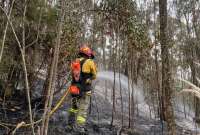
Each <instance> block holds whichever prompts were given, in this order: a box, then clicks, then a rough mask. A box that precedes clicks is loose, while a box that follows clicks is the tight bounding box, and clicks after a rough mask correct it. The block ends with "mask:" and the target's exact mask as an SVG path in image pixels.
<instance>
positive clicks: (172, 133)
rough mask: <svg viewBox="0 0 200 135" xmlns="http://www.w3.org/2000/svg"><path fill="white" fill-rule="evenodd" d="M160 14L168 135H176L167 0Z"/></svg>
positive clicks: (163, 91)
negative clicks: (172, 100) (172, 99)
mask: <svg viewBox="0 0 200 135" xmlns="http://www.w3.org/2000/svg"><path fill="white" fill-rule="evenodd" d="M159 12H160V44H161V58H162V94H163V97H164V98H163V100H164V110H163V111H164V113H165V117H166V122H167V127H168V134H169V135H176V128H175V120H174V112H173V106H172V102H171V96H172V92H173V91H172V89H171V86H170V82H171V71H170V60H169V56H170V54H169V45H168V41H167V40H168V37H167V0H159Z"/></svg>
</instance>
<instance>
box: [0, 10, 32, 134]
mask: <svg viewBox="0 0 200 135" xmlns="http://www.w3.org/2000/svg"><path fill="white" fill-rule="evenodd" d="M0 9H2V11H3V12H4V14H5V15H6V17H7V21H8V23H9V24H10V26H11V29H12V32H13V34H14V36H15V39H16V41H17V45H18V47H19V49H20V52H21V56H22V61H23V63H22V64H23V68H24V75H25V84H26V92H27V98H28V106H29V115H30V122H31V126H32V130H33V134H35V133H34V123H33V118H32V109H31V101H30V89H29V84H28V77H27V69H26V61H25V48H22V45H21V43H20V41H19V38H18V37H17V34H16V32H15V29H14V27H13V24H12V22H11V20H10V18H9V17H8V15H7V13H6V12H5V10H4V9H3V8H2V7H1V6H0ZM24 12H26V6H25V10H24ZM24 14H25V13H24Z"/></svg>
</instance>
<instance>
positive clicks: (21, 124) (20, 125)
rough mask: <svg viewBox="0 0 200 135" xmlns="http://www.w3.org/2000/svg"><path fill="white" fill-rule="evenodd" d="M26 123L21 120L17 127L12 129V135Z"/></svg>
mask: <svg viewBox="0 0 200 135" xmlns="http://www.w3.org/2000/svg"><path fill="white" fill-rule="evenodd" d="M24 124H25V122H24V121H22V122H20V123H18V124H17V126H16V128H15V129H14V130H13V131H12V135H14V134H15V133H16V131H17V129H19V128H20V127H22V126H23V125H24Z"/></svg>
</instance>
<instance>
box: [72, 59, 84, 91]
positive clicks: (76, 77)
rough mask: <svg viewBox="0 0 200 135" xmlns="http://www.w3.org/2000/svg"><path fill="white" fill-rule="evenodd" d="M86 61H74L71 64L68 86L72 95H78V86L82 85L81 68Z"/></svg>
mask: <svg viewBox="0 0 200 135" xmlns="http://www.w3.org/2000/svg"><path fill="white" fill-rule="evenodd" d="M86 60H87V59H83V60H79V59H76V60H74V61H72V63H71V74H72V84H71V86H70V93H71V94H72V95H79V94H80V89H81V88H80V87H81V86H80V85H81V83H82V66H83V64H84V62H85V61H86Z"/></svg>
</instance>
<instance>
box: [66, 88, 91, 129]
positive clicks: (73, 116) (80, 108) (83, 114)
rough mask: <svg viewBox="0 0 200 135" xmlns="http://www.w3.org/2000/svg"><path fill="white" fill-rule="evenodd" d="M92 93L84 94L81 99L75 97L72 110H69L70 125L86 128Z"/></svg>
mask: <svg viewBox="0 0 200 135" xmlns="http://www.w3.org/2000/svg"><path fill="white" fill-rule="evenodd" d="M90 97H91V91H88V92H86V93H84V94H83V96H81V97H73V98H72V100H71V101H72V102H71V108H70V109H69V117H68V124H69V125H74V124H77V126H84V125H85V123H86V120H87V114H88V108H89V106H90Z"/></svg>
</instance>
